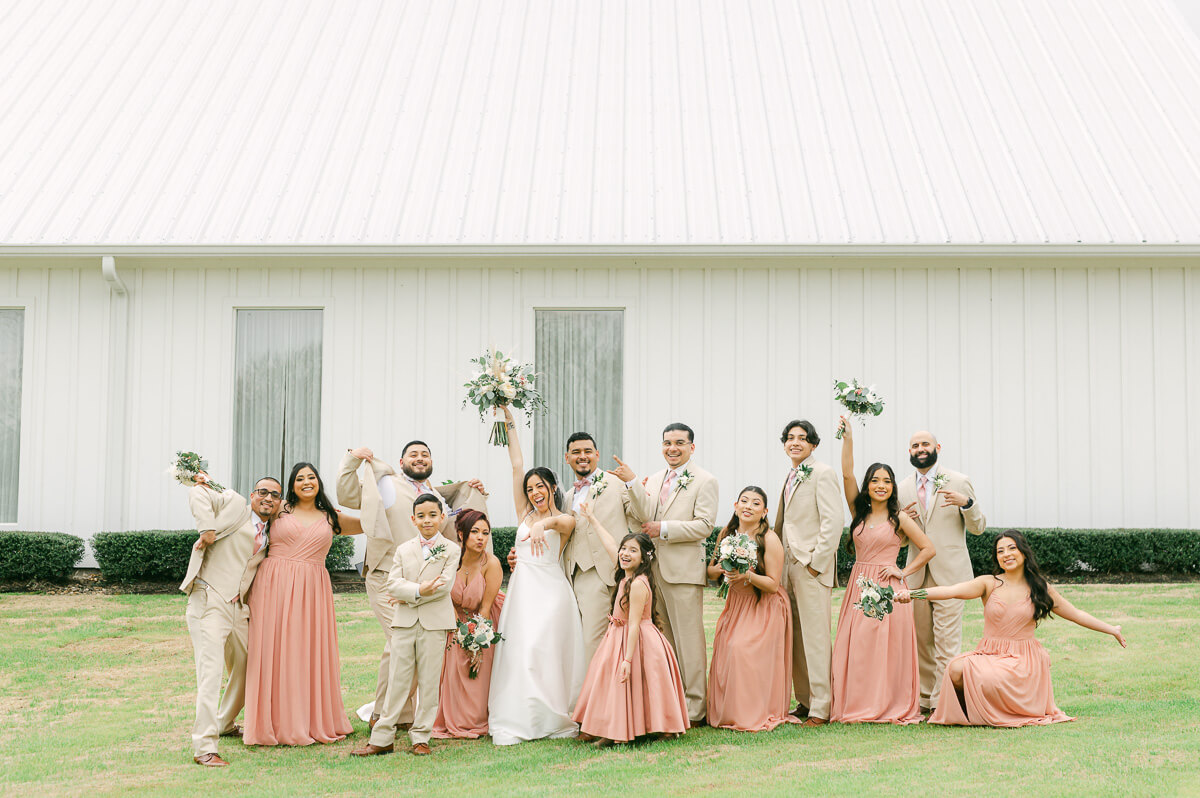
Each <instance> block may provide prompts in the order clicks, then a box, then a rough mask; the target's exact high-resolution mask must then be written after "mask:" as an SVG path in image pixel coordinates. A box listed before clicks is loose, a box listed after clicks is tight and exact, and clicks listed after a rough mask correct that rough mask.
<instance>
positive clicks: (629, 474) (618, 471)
mask: <svg viewBox="0 0 1200 798" xmlns="http://www.w3.org/2000/svg"><path fill="white" fill-rule="evenodd" d="M613 459H614V460H616V461H617V467H616V468H614V469H611V470H609V472H608V473H610V474H612V475H613V476H614V477H616V478H617V479H619V480H621V481H622V482H633V481H634V480H635V479H637V474H635V473H633V469H632V468H630V467H629V466H627V465H626V464H625V463H623V462H621V458H620V457H617V456H616V455H615V454H614V455H613Z"/></svg>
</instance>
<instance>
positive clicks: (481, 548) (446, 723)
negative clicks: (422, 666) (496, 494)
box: [433, 510, 504, 740]
mask: <svg viewBox="0 0 1200 798" xmlns="http://www.w3.org/2000/svg"><path fill="white" fill-rule="evenodd" d="M454 528H455V530H456V531H457V532H458V541H459V543H460V544H461V545H462V554H461V555H460V559H459V561H458V573H457V574H456V575H455V577H454V588H453V589H452V590H451V591H450V599H451V601H453V602H454V615H455V617H456V618H457V620H458V621H459V623H463V622H465V621H468V620H470V619H471V617H472V616H474V615H483V616H485V617H487V618H488V619H489V620H491V622H492V624H493V625H494V624H495V623H496V622H498V621H499V620H500V608H501V607H502V606H503V605H504V594H503V593H501V592H500V582H501V581H502V580H503V579H504V572H503V570H501V566H500V558H499V557H497V556H496V555H495V554H493V553H492V526H491V524H490V523H488V517H487V516H486V515H484V514H483V513H481V512H479V511H478V510H463V511H461V512H460V513H459V514H458V516H457V517H455V519H454ZM454 634H455V633H454V632H450V635H449V638H448V640H447V648H446V658H445V660H444V661H443V662H442V685H441V688H440V689H439V691H438V694H439V696H440V698H439V700H438V713H437V720H435V721H434V723H433V736H434V737H437V738H439V739H445V738H450V737H460V738H463V739H468V740H473V739H476V738H478V737H482V736H483V735H485V734H487V733H488V687H489V685H491V682H492V657H493V655H494V654H495V652H496V649H495V647H492V648H485V649H484V650H483V651H481V652H480V653H479V657H478V658H477V659H476V660H475V662H474V669H475V676H474V677H472V676H471V669H472V663H471V658H470V657H469V656H468V654H467V652H466V651H465V650H463V648H462V646H460V645H458V644H456V643H455V642H454Z"/></svg>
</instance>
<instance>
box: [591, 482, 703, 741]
mask: <svg viewBox="0 0 1200 798" xmlns="http://www.w3.org/2000/svg"><path fill="white" fill-rule="evenodd" d="M580 512H582V513H583V514H584V515H585V516H587V519H588V521H589V522H590V523H591V525H592V528H593V529H595V530H596V531H597V533H599V535H600V539H601V541H602V542H603V543H604V548H605V550H606V551H607V552H608V555H609V557H611V558H612V560H613V563H614V564H616V566H617V573H616V582H617V586H616V589H615V590H614V591H613V607H612V614H611V615H609V622H608V631H606V632H605V633H604V639H603V640H602V641H600V647H599V648H598V649H597V650H596V654H595V656H593V657H592V662H591V665H589V666H588V672H587V678H586V679H584V682H583V690H582V691H581V692H580V693H579V700H578V701H577V702H576V704H575V711H574V713H573V714H572V716H571V717H572V719H573V720H574V721H575V722H576V723H578V724H579V729H580V735H579V736H580V738H581V739H591V740H595V744H596V745H597V746H598V747H604V746H608V745H612V744H613V743H624V742H630V741H632V740H634V739H637V738H638V737H644V736H646V735H657V736H659V738H660V739H669V738H673V737H678V736H679V735H680V734H682V733H683V732H684V731H686V730H687V727H688V712H687V700H686V698H685V697H684V694H683V679H682V678H681V677H680V675H679V662H678V660H676V659H675V652H674V651H673V650H672V649H671V644H670V643H668V642H667V638H666V637H665V636H664V635H663V633H662V632H661V631H659V629H658V627H657V626H656V625H655V617H656V614H657V613H656V611H655V597H654V584H653V581H654V578H653V576H652V574H651V571H650V563H651V562H652V561H653V560H654V543H653V542H652V541H651V540H650V538H649V537H648V536H647V535H645V534H644V533H641V532H637V533H633V532H631V533H629V534H627V535H626V536H625V537H624V538H622V540H621V545H620V547H618V546H617V544H616V543H615V542H614V541H613V538H612V535H610V534H609V533H608V531H607V530H606V529H605V528H604V527H603V526H602V525H601V524H600V522H599V521H598V520H597V519H596V517H595V516H594V515H593V514H592V509H591V507H589V506H588V505H587V504H586V503H585V504H583V505H582V506H581V507H580ZM630 619H633V620H630Z"/></svg>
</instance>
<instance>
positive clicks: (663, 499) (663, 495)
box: [658, 471, 675, 504]
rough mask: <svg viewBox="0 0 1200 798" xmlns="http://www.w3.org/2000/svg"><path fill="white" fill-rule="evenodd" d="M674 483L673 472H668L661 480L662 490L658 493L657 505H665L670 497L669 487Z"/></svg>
mask: <svg viewBox="0 0 1200 798" xmlns="http://www.w3.org/2000/svg"><path fill="white" fill-rule="evenodd" d="M674 482H675V472H674V471H668V472H667V476H666V478H665V479H664V480H663V484H662V490H660V491H659V492H658V503H659V504H666V503H667V499H669V498H670V496H671V485H672V483H674Z"/></svg>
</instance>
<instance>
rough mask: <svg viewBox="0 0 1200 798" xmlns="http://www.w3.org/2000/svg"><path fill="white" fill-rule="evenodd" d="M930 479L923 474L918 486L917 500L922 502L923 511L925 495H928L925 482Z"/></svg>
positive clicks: (922, 510) (923, 509)
mask: <svg viewBox="0 0 1200 798" xmlns="http://www.w3.org/2000/svg"><path fill="white" fill-rule="evenodd" d="M928 481H929V477H926V476H924V475H922V476H921V479H920V482H921V484H920V485H919V486H917V501H919V502H920V503H921V512H925V496H926V495H927V494H926V492H925V484H926V483H927V482H928Z"/></svg>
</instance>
